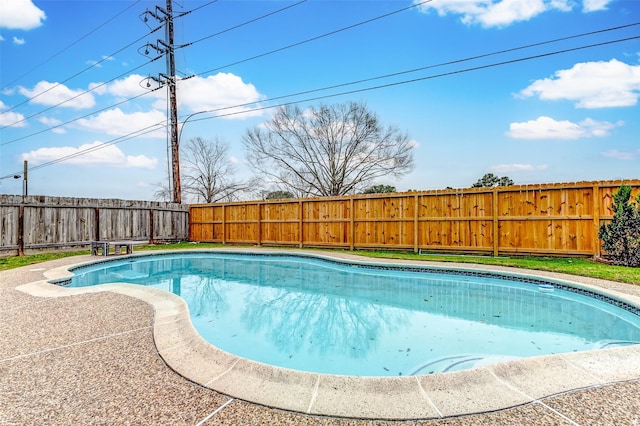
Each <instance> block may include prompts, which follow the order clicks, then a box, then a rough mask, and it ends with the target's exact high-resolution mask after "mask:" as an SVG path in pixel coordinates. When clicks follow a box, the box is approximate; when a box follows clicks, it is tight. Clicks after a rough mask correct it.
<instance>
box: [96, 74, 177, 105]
mask: <svg viewBox="0 0 640 426" xmlns="http://www.w3.org/2000/svg"><path fill="white" fill-rule="evenodd" d="M147 78H148V77H145V76H142V75H140V74H131V75H129V76H127V77H125V78H123V79H120V80H116V81H114V82H113V83H109V84H107V85H106V86H101V87H100V89H99V90H100V94H103V93H109V94H111V95H114V96H118V97H121V98H131V97H133V96H139V95H142V94H143V93H149V89H147V88H146V87H143V86H145V83H144V81H145V80H147ZM93 87H95V85H94V86H93ZM153 87H156V86H153ZM158 92H163V91H158ZM156 93H157V92H156ZM162 108H163V109H164V108H166V105H165V106H163V107H162Z"/></svg>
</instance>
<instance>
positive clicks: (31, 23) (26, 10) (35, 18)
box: [0, 0, 47, 30]
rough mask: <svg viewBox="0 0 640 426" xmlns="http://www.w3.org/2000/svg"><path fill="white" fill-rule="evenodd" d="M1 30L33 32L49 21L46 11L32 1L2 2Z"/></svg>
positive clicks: (14, 0)
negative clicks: (43, 22) (45, 21)
mask: <svg viewBox="0 0 640 426" xmlns="http://www.w3.org/2000/svg"><path fill="white" fill-rule="evenodd" d="M0 10H2V13H0V28H7V29H11V30H32V29H34V28H38V27H39V26H41V25H42V21H44V20H45V19H47V17H46V15H45V13H44V11H42V10H41V9H39V8H38V7H37V6H36V5H34V4H33V2H32V1H31V0H0Z"/></svg>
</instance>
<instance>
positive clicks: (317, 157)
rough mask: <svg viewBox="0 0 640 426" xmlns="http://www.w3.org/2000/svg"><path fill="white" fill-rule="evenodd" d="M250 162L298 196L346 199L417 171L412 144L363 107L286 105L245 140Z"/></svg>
mask: <svg viewBox="0 0 640 426" xmlns="http://www.w3.org/2000/svg"><path fill="white" fill-rule="evenodd" d="M243 145H244V147H245V149H246V155H247V160H248V161H249V164H250V165H251V166H252V167H253V168H254V169H255V170H257V171H259V172H261V173H262V174H263V175H264V176H265V177H267V178H268V179H269V180H271V181H273V182H275V183H276V184H278V185H279V186H281V187H283V188H284V189H286V190H288V191H290V192H292V193H293V194H295V195H296V196H309V195H311V196H331V195H345V194H350V193H354V192H356V191H358V190H359V189H361V188H365V187H366V186H367V185H368V184H371V183H372V182H373V181H374V180H375V179H377V178H380V177H385V178H388V177H389V176H390V175H391V176H394V177H400V176H403V175H405V174H406V173H408V172H409V171H411V170H412V168H413V153H412V151H411V150H412V148H413V144H412V143H411V141H410V140H409V137H408V135H406V134H404V133H401V132H400V131H399V129H398V128H397V127H395V126H390V127H388V128H386V129H385V128H384V126H383V125H382V124H381V123H380V120H379V119H378V117H377V116H376V115H375V114H374V113H372V112H371V111H369V110H368V109H367V107H366V105H364V104H363V103H356V102H349V103H346V104H335V105H320V106H318V107H311V108H309V109H307V110H302V109H301V108H299V107H298V106H284V107H281V108H280V109H278V111H277V112H276V113H275V115H274V116H273V118H271V120H269V121H268V122H266V123H264V124H263V125H262V126H258V127H255V128H254V129H252V130H248V131H247V133H246V135H245V137H244V138H243Z"/></svg>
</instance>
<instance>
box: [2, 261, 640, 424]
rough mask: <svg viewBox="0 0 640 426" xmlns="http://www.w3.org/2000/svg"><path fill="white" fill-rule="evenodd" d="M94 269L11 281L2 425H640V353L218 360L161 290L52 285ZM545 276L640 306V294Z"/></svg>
mask: <svg viewBox="0 0 640 426" xmlns="http://www.w3.org/2000/svg"><path fill="white" fill-rule="evenodd" d="M216 251H218V250H216ZM243 251H246V249H244V250H243ZM252 251H253V249H252ZM260 251H261V252H268V251H274V250H266V249H263V250H260ZM286 252H287V253H295V251H291V250H287V251H286ZM304 253H305V254H309V253H310V251H308V250H305V251H304ZM319 255H320V256H323V257H333V258H340V259H347V260H354V259H357V260H359V261H361V262H365V263H368V262H377V263H386V264H389V263H394V264H419V265H427V266H439V267H444V268H447V269H451V268H454V267H455V268H457V267H460V268H464V269H481V270H496V271H503V272H505V271H507V272H518V273H521V274H522V273H523V271H521V270H520V271H516V270H513V269H508V268H490V267H486V266H474V265H467V264H465V265H454V264H442V263H438V264H433V263H429V262H409V261H393V262H391V261H389V260H375V259H368V258H367V259H364V258H361V257H357V256H354V255H351V254H347V253H329V254H328V253H327V252H321V253H319ZM95 260H100V259H96V258H95V257H94V258H92V257H89V256H80V257H75V258H67V259H61V260H58V261H53V262H47V263H43V264H38V265H32V266H27V267H24V268H19V269H15V270H10V271H4V272H0V311H2V320H1V322H0V331H1V333H2V334H1V337H0V339H1V340H0V343H1V345H0V424H4V423H7V424H38V423H42V422H49V423H78V422H80V423H85V422H91V421H93V422H98V423H125V422H131V423H164V424H385V423H386V422H385V421H375V420H373V419H377V420H380V419H382V420H385V419H387V420H389V419H421V420H420V421H421V422H422V420H425V421H427V420H428V421H427V423H428V424H430V423H432V422H433V423H434V424H448V425H449V424H450V425H455V424H461V425H462V424H496V423H499V424H516V423H517V424H594V423H598V424H639V423H640V414H638V407H639V406H640V346H639V345H635V346H627V347H621V348H611V349H604V350H598V351H589V352H578V353H570V354H562V355H553V356H544V357H536V358H529V359H524V360H518V361H511V362H508V363H502V364H496V365H493V366H486V367H482V368H479V369H475V370H468V371H462V372H456V373H445V374H433V375H425V376H413V377H397V378H396V377H393V378H391V377H388V378H367V377H346V376H330V375H319V374H313V373H304V372H298V371H293V370H287V369H281V368H276V367H272V366H267V365H264V364H260V363H256V362H252V361H248V360H245V359H241V358H238V357H235V356H233V355H230V354H227V353H224V352H222V351H220V350H217V349H216V348H214V347H213V346H211V345H210V344H208V343H207V342H205V341H204V340H203V339H202V338H200V336H199V335H198V334H197V333H196V332H195V330H193V327H192V326H191V322H190V320H189V317H188V311H187V309H186V305H185V303H184V302H183V301H182V299H180V298H179V297H177V296H174V295H170V294H168V293H166V292H164V291H161V290H156V289H151V288H143V287H139V286H131V285H121V284H110V285H105V286H98V287H89V288H82V289H66V288H61V287H59V286H55V285H52V284H48V283H47V281H48V280H51V279H58V278H62V277H65V276H68V275H69V273H68V272H67V268H68V267H70V266H72V265H75V264H79V263H85V262H89V261H95ZM525 273H527V272H525ZM535 274H536V276H545V277H547V278H550V279H562V280H565V281H569V282H572V283H575V284H576V285H579V286H584V287H587V288H593V289H601V291H602V290H604V291H606V292H610V293H613V294H615V295H616V296H617V297H619V298H624V299H626V300H628V301H630V302H632V303H634V304H635V305H636V306H638V305H640V287H638V286H631V285H625V284H620V283H613V282H607V281H602V280H594V279H586V278H580V277H573V276H561V275H558V274H545V273H538V272H536V273H535ZM176 373H178V374H176ZM269 407H271V408H269ZM512 407H515V408H512ZM478 413H485V414H478ZM83 419H84V420H86V421H83ZM366 419H371V420H366Z"/></svg>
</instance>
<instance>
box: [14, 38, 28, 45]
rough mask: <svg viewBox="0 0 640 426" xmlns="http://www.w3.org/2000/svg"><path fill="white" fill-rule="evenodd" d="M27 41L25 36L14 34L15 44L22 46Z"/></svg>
mask: <svg viewBox="0 0 640 426" xmlns="http://www.w3.org/2000/svg"><path fill="white" fill-rule="evenodd" d="M25 43H26V42H25V41H24V39H23V38H20V37H16V36H13V44H17V45H18V46H22V45H23V44H25Z"/></svg>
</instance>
